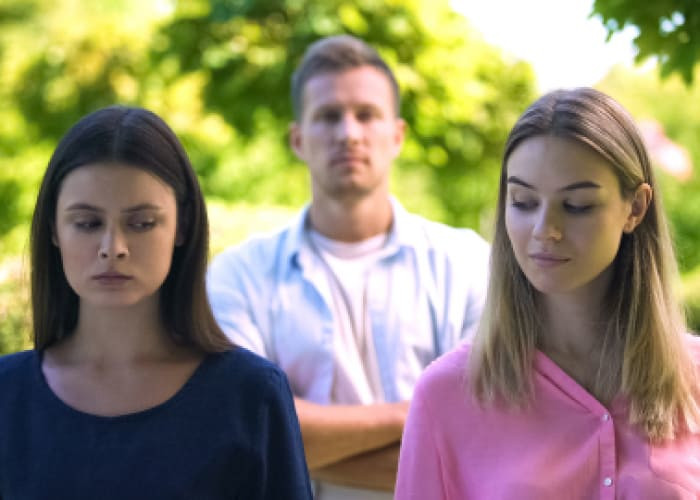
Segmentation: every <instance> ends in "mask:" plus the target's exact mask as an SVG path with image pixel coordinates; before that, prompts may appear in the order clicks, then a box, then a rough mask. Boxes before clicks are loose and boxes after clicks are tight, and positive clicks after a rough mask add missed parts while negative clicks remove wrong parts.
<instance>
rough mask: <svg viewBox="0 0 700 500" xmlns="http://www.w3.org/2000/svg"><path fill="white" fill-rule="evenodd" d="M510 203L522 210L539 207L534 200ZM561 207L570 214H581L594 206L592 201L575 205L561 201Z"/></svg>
mask: <svg viewBox="0 0 700 500" xmlns="http://www.w3.org/2000/svg"><path fill="white" fill-rule="evenodd" d="M510 205H511V206H512V207H513V208H515V209H516V210H519V211H522V212H530V211H533V210H535V209H536V208H537V207H539V202H538V201H536V200H525V201H520V200H511V202H510ZM562 207H563V208H564V211H565V212H568V213H570V214H572V215H581V214H586V213H588V212H591V211H592V210H593V209H594V208H595V205H594V204H592V203H589V204H584V205H576V204H573V203H569V202H566V201H565V202H564V203H562Z"/></svg>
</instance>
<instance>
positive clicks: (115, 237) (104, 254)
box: [97, 227, 129, 259]
mask: <svg viewBox="0 0 700 500" xmlns="http://www.w3.org/2000/svg"><path fill="white" fill-rule="evenodd" d="M97 254H98V256H99V257H100V259H124V258H125V257H127V256H128V255H129V247H128V245H127V241H126V238H125V237H124V233H123V232H122V231H121V230H120V229H119V228H117V227H108V228H106V229H105V231H104V233H102V238H101V240H100V248H99V249H98V251H97Z"/></svg>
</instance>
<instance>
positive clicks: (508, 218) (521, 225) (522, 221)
mask: <svg viewBox="0 0 700 500" xmlns="http://www.w3.org/2000/svg"><path fill="white" fill-rule="evenodd" d="M505 224H506V233H507V234H508V239H509V240H510V243H511V245H512V246H513V250H514V251H515V252H516V253H517V252H518V248H520V247H521V246H522V245H525V244H527V240H528V238H529V235H530V226H531V224H530V220H529V218H528V217H527V215H524V214H521V213H520V212H517V211H515V210H508V209H506V213H505Z"/></svg>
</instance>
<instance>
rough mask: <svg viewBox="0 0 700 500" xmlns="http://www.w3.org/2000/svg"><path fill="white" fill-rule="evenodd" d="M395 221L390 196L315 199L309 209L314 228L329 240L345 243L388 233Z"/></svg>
mask: <svg viewBox="0 0 700 500" xmlns="http://www.w3.org/2000/svg"><path fill="white" fill-rule="evenodd" d="M393 218H394V214H393V210H392V207H391V202H390V201H389V197H388V195H387V196H381V197H367V198H361V199H354V200H332V199H319V198H318V197H314V200H313V201H312V202H311V207H310V209H309V220H310V223H311V227H313V228H314V229H315V230H316V231H318V232H319V233H321V234H322V235H324V236H326V237H327V238H331V239H333V240H338V241H345V242H354V241H362V240H366V239H367V238H371V237H372V236H376V235H378V234H382V233H386V232H388V231H389V229H390V227H391V223H392V221H393Z"/></svg>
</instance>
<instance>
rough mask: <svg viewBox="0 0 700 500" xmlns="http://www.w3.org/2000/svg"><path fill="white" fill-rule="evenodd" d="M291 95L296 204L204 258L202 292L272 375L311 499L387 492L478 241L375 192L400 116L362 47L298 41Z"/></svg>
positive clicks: (383, 73) (389, 81)
mask: <svg viewBox="0 0 700 500" xmlns="http://www.w3.org/2000/svg"><path fill="white" fill-rule="evenodd" d="M292 104H293V107H294V113H295V121H294V122H293V123H292V124H291V127H290V145H291V147H292V149H293V150H294V152H295V153H296V155H297V156H298V157H299V158H300V159H301V160H302V161H304V162H305V163H306V164H307V166H308V168H309V172H310V177H311V188H312V199H311V202H310V204H309V205H308V206H307V207H306V208H304V210H302V212H301V213H300V214H299V217H298V218H297V219H296V220H295V221H294V222H293V223H292V224H291V225H290V226H289V227H287V228H285V229H283V230H281V231H279V232H277V233H274V234H272V235H266V236H259V237H255V238H253V239H250V240H248V241H247V242H245V243H243V244H242V245H240V246H237V247H234V248H231V249H229V250H227V251H225V252H224V253H222V254H221V255H220V256H218V257H217V258H216V259H215V260H214V262H213V263H212V265H211V268H210V270H209V275H208V289H209V297H210V301H211V304H212V307H213V309H214V314H215V316H216V319H217V320H218V322H219V324H220V325H221V327H222V328H223V329H224V331H225V332H226V333H227V334H228V335H229V336H230V337H231V339H232V340H233V341H234V342H236V343H237V344H238V345H240V346H243V347H245V348H248V349H250V350H252V351H254V352H256V353H258V354H260V355H261V356H264V357H266V358H268V359H270V360H272V361H274V362H275V363H277V364H278V365H279V366H280V367H281V368H282V369H283V370H284V371H285V373H286V374H287V377H288V378H289V381H290V384H291V386H292V390H293V391H294V393H295V397H296V399H295V402H296V408H297V413H298V416H299V421H300V423H301V428H302V434H303V438H304V446H305V449H306V458H307V462H308V465H309V469H310V471H311V474H312V476H313V477H314V479H315V480H316V498H319V499H322V500H329V499H334V500H338V499H364V500H372V499H389V498H392V494H391V491H392V490H393V486H394V481H395V474H396V465H397V458H398V450H399V444H400V439H401V433H402V430H403V424H404V420H405V416H406V412H407V408H408V402H409V400H410V399H411V395H412V391H413V387H414V384H415V382H416V380H417V378H418V376H419V375H420V373H421V372H422V371H423V369H424V368H425V367H426V366H427V365H428V364H429V363H430V362H431V361H432V360H434V359H435V358H437V357H438V356H440V355H441V354H443V353H445V352H446V351H448V350H451V349H452V348H453V347H455V346H456V345H457V344H458V343H459V342H460V341H461V340H462V339H464V338H465V337H468V336H469V335H470V334H471V333H472V332H473V330H474V328H475V326H476V324H477V322H478V318H479V315H480V313H481V309H482V307H483V301H484V297H485V292H486V274H487V269H488V251H489V250H488V245H487V244H486V242H485V241H484V240H483V239H482V238H481V237H479V236H478V235H477V234H476V233H474V232H473V231H471V230H467V229H455V228H450V227H448V226H445V225H443V224H439V223H436V222H431V221H428V220H426V219H423V218H421V217H419V216H417V215H413V214H410V213H408V212H406V211H405V210H404V208H403V207H402V206H401V205H400V204H399V202H398V201H397V200H395V199H394V198H392V197H391V196H390V193H389V174H390V169H391V165H392V163H393V161H394V160H395V158H396V157H397V156H398V154H399V152H400V150H401V146H402V144H403V140H404V133H405V123H404V121H403V120H402V119H401V118H400V115H399V111H400V99H399V88H398V84H397V82H396V78H395V77H394V74H393V73H392V71H391V70H390V68H389V67H388V66H387V64H386V63H385V62H384V61H383V60H382V59H381V58H380V57H379V55H378V54H377V53H376V51H375V50H374V49H372V48H371V47H369V46H368V45H367V44H365V43H364V42H362V41H361V40H359V39H357V38H354V37H350V36H346V35H342V36H334V37H329V38H325V39H322V40H320V41H318V42H316V43H314V44H313V45H311V46H310V47H309V48H308V50H307V52H306V54H305V56H304V58H303V60H302V62H301V64H300V66H299V67H298V69H297V70H296V72H295V73H294V75H293V77H292Z"/></svg>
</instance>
